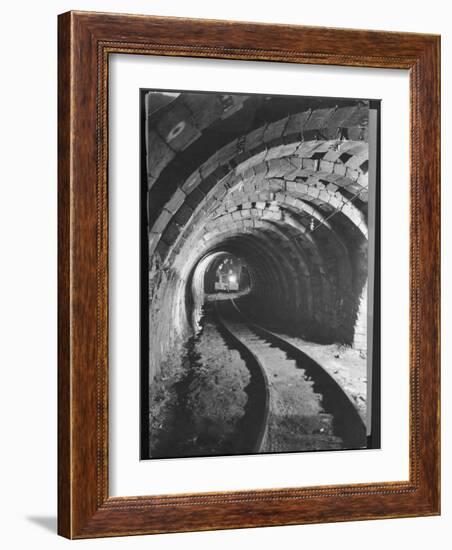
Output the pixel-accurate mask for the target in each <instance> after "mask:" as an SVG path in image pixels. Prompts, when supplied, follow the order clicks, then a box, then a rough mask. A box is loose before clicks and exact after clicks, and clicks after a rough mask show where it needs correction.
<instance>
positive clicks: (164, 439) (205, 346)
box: [150, 321, 250, 457]
mask: <svg viewBox="0 0 452 550" xmlns="http://www.w3.org/2000/svg"><path fill="white" fill-rule="evenodd" d="M182 355H183V357H182V359H177V357H178V356H179V354H177V353H175V354H174V358H173V359H171V360H170V361H169V362H168V363H167V364H166V365H165V368H164V369H162V372H163V373H165V372H166V373H168V372H170V373H171V375H166V376H161V377H159V378H158V379H155V380H154V381H153V382H152V384H151V388H150V447H151V456H153V457H176V456H179V457H180V456H202V455H217V454H234V453H237V452H240V449H237V448H236V444H237V443H236V442H237V441H239V440H240V438H239V437H237V436H236V432H237V430H238V429H239V427H240V425H239V423H240V420H241V419H242V418H243V416H244V413H245V406H246V403H247V400H248V397H247V394H246V393H245V388H246V386H247V385H248V383H249V379H250V375H249V371H248V369H247V368H246V365H245V363H244V361H243V360H242V359H241V358H240V355H239V353H238V352H237V351H235V350H233V349H232V350H231V349H229V348H228V347H227V346H226V344H225V342H224V340H223V338H222V337H221V335H220V333H219V332H218V329H217V328H216V325H215V324H214V323H213V322H211V321H206V322H205V324H204V327H203V330H202V332H201V333H200V335H199V336H198V337H196V338H192V339H191V340H190V341H189V342H188V343H187V345H186V346H185V350H184V352H183V354H182ZM226 366H227V368H226Z"/></svg>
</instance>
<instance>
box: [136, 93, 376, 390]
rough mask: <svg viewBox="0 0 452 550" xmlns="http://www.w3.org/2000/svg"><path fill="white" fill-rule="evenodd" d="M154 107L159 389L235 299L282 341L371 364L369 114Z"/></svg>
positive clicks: (196, 98) (350, 105)
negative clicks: (177, 357) (172, 363)
mask: <svg viewBox="0 0 452 550" xmlns="http://www.w3.org/2000/svg"><path fill="white" fill-rule="evenodd" d="M144 103H145V112H146V120H145V129H144V135H145V150H146V151H148V154H147V156H146V174H147V188H148V194H147V225H146V230H147V233H148V240H149V251H148V252H149V254H148V259H149V350H150V353H149V380H150V383H152V380H153V379H154V378H156V377H157V378H158V377H159V376H161V375H162V369H165V368H170V367H165V365H168V361H167V358H168V355H171V354H173V353H174V350H176V349H182V347H183V346H184V345H185V343H186V342H187V339H189V338H190V337H193V336H194V335H196V333H197V331H199V330H200V329H201V327H202V316H203V311H204V306H205V304H206V303H207V302H209V301H210V302H211V301H215V299H216V298H215V297H216V296H217V298H218V299H221V298H224V297H225V295H226V298H228V295H229V298H231V295H236V298H237V300H238V301H239V302H240V308H241V310H242V312H243V314H244V315H246V317H247V318H250V319H252V320H253V321H254V322H256V323H258V324H259V325H261V326H262V327H265V328H267V329H269V330H272V331H276V332H278V333H283V334H287V335H290V336H293V337H299V338H302V339H303V340H305V341H309V342H314V343H318V344H323V345H331V344H338V345H343V346H348V347H349V348H351V349H353V350H356V351H357V352H361V353H362V354H365V352H366V300H367V265H368V261H367V230H368V229H367V203H368V190H367V186H368V174H367V172H368V161H369V153H368V112H369V109H368V103H367V102H366V101H360V100H347V99H338V98H330V99H328V98H326V99H325V98H323V99H322V100H319V99H316V98H306V97H287V96H286V97H279V96H266V95H238V94H230V95H228V94H217V93H210V94H209V93H191V92H190V93H189V92H182V93H178V92H160V93H157V92H148V93H146V94H145V95H144ZM228 264H229V265H230V266H231V268H230V269H229V268H227V265H228ZM225 265H226V267H225ZM222 285H223V286H222Z"/></svg>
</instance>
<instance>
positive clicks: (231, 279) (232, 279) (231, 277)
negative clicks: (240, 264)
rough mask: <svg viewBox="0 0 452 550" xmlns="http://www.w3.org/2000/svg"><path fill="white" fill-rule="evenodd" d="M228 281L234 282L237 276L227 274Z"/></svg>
mask: <svg viewBox="0 0 452 550" xmlns="http://www.w3.org/2000/svg"><path fill="white" fill-rule="evenodd" d="M229 282H230V283H236V282H237V277H236V276H235V275H229Z"/></svg>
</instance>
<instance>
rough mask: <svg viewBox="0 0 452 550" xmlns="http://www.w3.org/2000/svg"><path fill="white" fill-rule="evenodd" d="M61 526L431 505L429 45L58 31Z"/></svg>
mask: <svg viewBox="0 0 452 550" xmlns="http://www.w3.org/2000/svg"><path fill="white" fill-rule="evenodd" d="M58 194H59V434H58V435H59V533H60V534H61V535H63V536H66V537H68V538H86V537H99V536H114V535H125V534H147V533H161V532H176V531H190V530H206V529H225V528H238V527H251V526H265V525H288V524H300V523H313V522H325V521H345V520H358V519H373V518H375V519H377V518H389V517H406V516H422V515H434V514H438V513H439V336H438V335H439V37H437V36H432V35H415V34H408V33H387V32H376V31H359V30H341V29H326V28H313V27H297V26H281V25H261V24H251V23H235V22H234V23H231V22H221V21H207V20H206V21H204V20H187V19H177V18H160V17H150V16H133V15H120V14H97V13H88V12H69V13H66V14H63V15H61V16H60V18H59V192H58Z"/></svg>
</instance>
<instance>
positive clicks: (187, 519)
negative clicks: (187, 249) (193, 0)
mask: <svg viewBox="0 0 452 550" xmlns="http://www.w3.org/2000/svg"><path fill="white" fill-rule="evenodd" d="M58 48H59V65H58V71H59V77H58V78H59V81H58V84H59V96H58V98H59V103H58V116H59V134H58V152H59V160H58V172H59V175H58V209H59V222H58V231H59V243H58V296H59V316H58V339H59V345H58V364H59V367H58V400H59V404H58V407H59V413H58V420H59V428H58V452H59V470H58V496H59V504H58V531H59V533H60V534H61V535H63V536H65V537H68V538H86V537H102V536H114V535H132V534H146V533H161V532H176V531H197V530H207V529H229V528H239V527H257V526H264V525H266V526H268V525H289V524H300V523H316V522H327V521H328V522H329V521H346V520H362V519H373V518H393V517H408V516H427V515H436V514H439V510H440V458H439V456H440V423H439V414H440V407H439V394H440V392H439V389H440V372H439V366H440V343H439V323H440V320H439V315H440V305H439V304H440V302H439V298H440V294H439V292H440V290H439V277H440V275H439V273H440V271H439V268H440V256H439V255H440V236H439V229H440V214H439V208H440V183H439V182H440V158H439V156H440V122H439V108H440V95H439V94H440V38H439V36H433V35H425V34H408V33H389V32H380V31H378V32H375V31H363V30H343V29H330V28H321V27H317V28H316V27H300V26H289V25H262V24H254V23H236V22H226V21H208V20H190V19H179V18H162V17H149V16H138V15H120V14H101V13H89V12H68V13H65V14H63V15H60V16H59V42H58ZM111 53H129V54H145V55H168V56H188V57H208V58H223V59H225V58H226V59H243V60H267V61H275V62H277V61H284V62H292V63H311V64H327V65H347V66H364V67H380V68H397V69H400V68H402V69H407V70H409V72H410V107H411V153H410V154H411V184H410V189H411V190H410V193H411V205H410V211H411V214H410V216H411V222H410V223H411V225H410V478H409V481H401V482H385V483H378V484H372V483H369V484H359V485H334V486H322V487H311V488H310V487H297V488H292V489H274V490H256V491H247V492H243V491H235V492H225V493H209V494H201V493H197V494H190V495H187V494H184V495H164V496H147V497H127V496H125V497H109V495H108V384H107V380H108V345H107V343H108V306H107V304H108V300H107V299H108V262H107V260H108V246H107V244H108V238H107V237H108V203H107V196H108V183H107V160H108V153H107V146H108V128H107V112H108V105H107V89H108V59H109V54H111Z"/></svg>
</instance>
